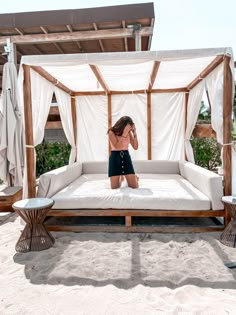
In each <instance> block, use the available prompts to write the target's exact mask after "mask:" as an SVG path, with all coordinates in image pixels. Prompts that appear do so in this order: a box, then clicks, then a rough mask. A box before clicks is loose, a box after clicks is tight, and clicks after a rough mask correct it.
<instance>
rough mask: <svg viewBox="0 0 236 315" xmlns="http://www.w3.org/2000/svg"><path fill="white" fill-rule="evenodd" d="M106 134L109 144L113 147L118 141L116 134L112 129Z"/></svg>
mask: <svg viewBox="0 0 236 315" xmlns="http://www.w3.org/2000/svg"><path fill="white" fill-rule="evenodd" d="M108 136H109V141H110V144H111V145H112V146H113V147H115V146H116V145H117V142H118V140H117V137H116V135H115V134H114V132H113V131H111V130H109V132H108Z"/></svg>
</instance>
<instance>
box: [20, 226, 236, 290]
mask: <svg viewBox="0 0 236 315" xmlns="http://www.w3.org/2000/svg"><path fill="white" fill-rule="evenodd" d="M52 234H53V236H54V237H55V244H54V246H53V247H52V248H50V249H48V250H44V251H41V252H29V253H24V254H21V253H17V254H15V256H14V262H15V263H17V264H21V265H25V275H26V278H27V279H29V280H30V281H31V283H33V284H49V285H57V284H62V285H65V286H73V285H80V286H86V285H92V286H98V287H101V286H106V285H110V284H111V285H114V286H116V287H118V288H122V289H129V288H132V287H135V286H137V285H139V284H141V285H144V286H149V287H168V288H171V289H175V288H178V287H181V286H184V285H194V286H198V287H208V288H213V289H236V270H235V269H234V270H233V269H228V268H227V267H226V266H225V265H224V263H228V262H230V259H229V257H228V255H227V254H226V252H225V251H224V249H223V245H222V244H220V243H219V241H218V240H217V239H218V238H219V235H220V234H219V233H202V234H150V233H133V234H132V233H127V234H122V233H60V232H57V233H52ZM232 250H234V249H232ZM234 257H236V256H234Z"/></svg>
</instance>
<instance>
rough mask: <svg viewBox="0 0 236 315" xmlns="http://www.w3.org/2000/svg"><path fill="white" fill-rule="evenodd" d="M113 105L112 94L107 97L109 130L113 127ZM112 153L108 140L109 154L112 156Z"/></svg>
mask: <svg viewBox="0 0 236 315" xmlns="http://www.w3.org/2000/svg"><path fill="white" fill-rule="evenodd" d="M111 106H112V104H111V94H108V95H107V118H108V121H107V123H108V129H110V128H111V127H112V107H111ZM110 152H111V145H110V142H109V140H108V153H109V155H110Z"/></svg>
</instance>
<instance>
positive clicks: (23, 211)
mask: <svg viewBox="0 0 236 315" xmlns="http://www.w3.org/2000/svg"><path fill="white" fill-rule="evenodd" d="M53 205H54V201H53V200H52V199H48V198H31V199H23V200H20V201H17V202H15V203H14V204H13V206H12V207H13V209H14V210H15V212H16V213H17V214H19V216H20V217H21V218H22V219H23V220H24V221H25V223H26V226H25V228H24V230H23V231H22V233H21V236H20V238H19V240H18V242H17V243H16V246H15V249H16V251H17V252H21V253H25V252H29V251H41V250H44V249H47V248H49V247H51V246H52V245H53V244H54V242H55V240H54V238H53V237H52V235H51V234H50V233H49V232H48V231H47V229H46V227H45V225H44V224H43V221H44V219H45V217H46V216H47V213H48V212H49V210H50V209H51V208H52V206H53Z"/></svg>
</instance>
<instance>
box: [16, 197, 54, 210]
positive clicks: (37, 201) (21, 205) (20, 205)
mask: <svg viewBox="0 0 236 315" xmlns="http://www.w3.org/2000/svg"><path fill="white" fill-rule="evenodd" d="M53 204H54V200H52V199H49V198H31V199H23V200H19V201H16V202H15V203H14V204H13V206H12V207H13V208H16V209H19V210H33V209H46V208H47V207H51V206H53Z"/></svg>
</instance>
